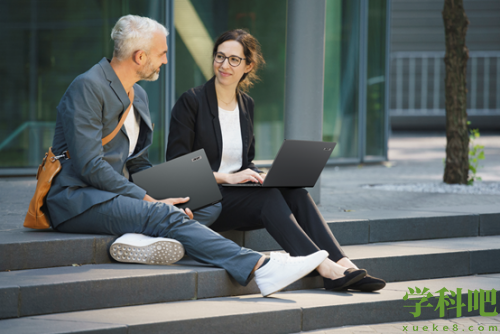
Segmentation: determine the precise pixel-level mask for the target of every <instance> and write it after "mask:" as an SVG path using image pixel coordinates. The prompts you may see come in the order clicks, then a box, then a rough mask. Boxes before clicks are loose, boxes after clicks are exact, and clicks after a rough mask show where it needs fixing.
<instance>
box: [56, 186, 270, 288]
mask: <svg viewBox="0 0 500 334" xmlns="http://www.w3.org/2000/svg"><path fill="white" fill-rule="evenodd" d="M219 213H220V204H218V205H215V206H211V207H208V208H206V209H202V210H198V211H196V212H195V213H194V215H195V218H194V219H189V217H188V216H187V215H186V214H185V213H183V212H182V211H181V210H180V209H178V208H177V207H174V206H172V205H167V204H164V203H152V202H147V201H144V200H138V199H134V198H130V197H126V196H117V197H115V198H113V199H111V200H109V201H107V202H104V203H101V204H97V205H94V206H93V207H91V208H90V209H88V210H87V211H85V212H83V213H82V214H80V215H78V216H76V217H74V218H71V219H70V220H68V221H66V222H64V223H62V224H61V225H59V226H57V230H58V231H60V232H68V233H91V234H111V235H123V234H125V233H141V234H145V235H149V236H153V237H164V238H172V239H175V240H178V241H179V242H181V243H182V245H183V246H184V248H185V250H186V253H187V254H188V255H189V256H190V257H192V258H193V259H195V260H197V261H199V262H203V263H209V264H212V265H215V266H217V267H221V268H224V269H225V270H227V271H228V273H229V274H230V275H231V276H232V277H233V278H234V279H236V281H238V283H240V284H241V285H246V284H247V283H248V281H249V276H250V273H251V272H252V270H253V268H254V267H255V265H256V264H257V262H258V260H259V259H260V258H261V257H262V254H260V253H257V252H255V251H253V250H251V249H248V248H243V247H240V246H238V245H237V244H236V243H234V242H232V241H231V240H228V239H226V238H224V237H222V236H221V235H220V234H218V233H216V232H214V231H212V230H211V229H209V228H208V227H206V226H205V225H209V224H211V223H212V222H213V221H214V220H215V219H216V218H217V217H218V215H219ZM195 219H200V222H201V223H200V222H198V221H197V220H195Z"/></svg>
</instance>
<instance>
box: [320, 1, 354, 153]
mask: <svg viewBox="0 0 500 334" xmlns="http://www.w3.org/2000/svg"><path fill="white" fill-rule="evenodd" d="M358 68H359V1H358V0H327V4H326V40H325V93H324V94H325V96H324V114H323V140H324V141H329V142H331V141H333V142H337V147H336V148H335V150H334V152H333V154H332V157H334V158H357V157H358V152H359V150H358V76H359V74H358V73H359V72H358Z"/></svg>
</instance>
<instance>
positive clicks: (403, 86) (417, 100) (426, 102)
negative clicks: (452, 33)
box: [390, 51, 500, 116]
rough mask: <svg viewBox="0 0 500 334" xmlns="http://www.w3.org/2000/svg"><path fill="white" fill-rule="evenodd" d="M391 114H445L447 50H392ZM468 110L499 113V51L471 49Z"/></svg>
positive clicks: (484, 114) (471, 111) (474, 112)
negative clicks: (445, 57) (445, 53)
mask: <svg viewBox="0 0 500 334" xmlns="http://www.w3.org/2000/svg"><path fill="white" fill-rule="evenodd" d="M391 71H392V72H391V73H392V75H391V93H392V94H391V95H392V96H391V104H390V115H391V116H442V115H445V107H444V89H445V87H444V80H445V64H444V52H393V53H391ZM467 90H468V93H467V113H468V114H469V115H475V116H487V115H500V51H470V52H469V61H468V63H467Z"/></svg>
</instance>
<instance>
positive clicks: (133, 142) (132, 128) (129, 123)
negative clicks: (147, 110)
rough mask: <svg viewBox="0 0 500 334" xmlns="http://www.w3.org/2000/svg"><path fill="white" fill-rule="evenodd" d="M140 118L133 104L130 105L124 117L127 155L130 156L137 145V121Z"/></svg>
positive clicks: (138, 127)
mask: <svg viewBox="0 0 500 334" xmlns="http://www.w3.org/2000/svg"><path fill="white" fill-rule="evenodd" d="M140 120H141V116H139V115H138V114H137V113H136V112H135V109H134V106H133V105H132V107H130V111H129V112H128V115H127V118H125V123H124V125H125V130H126V131H127V135H128V140H129V144H130V145H129V148H128V156H129V157H130V156H131V155H132V153H134V151H135V147H136V146H137V140H138V139H139V131H140V126H139V122H140Z"/></svg>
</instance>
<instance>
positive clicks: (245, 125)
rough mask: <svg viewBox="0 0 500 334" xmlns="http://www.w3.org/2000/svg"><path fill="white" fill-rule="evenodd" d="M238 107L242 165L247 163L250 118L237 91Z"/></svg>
mask: <svg viewBox="0 0 500 334" xmlns="http://www.w3.org/2000/svg"><path fill="white" fill-rule="evenodd" d="M238 108H239V109H240V128H241V141H242V143H243V150H242V154H243V166H245V165H246V164H247V153H248V152H247V151H248V145H249V138H248V137H249V133H250V130H249V126H250V120H249V117H248V111H247V109H246V106H245V104H244V103H243V99H242V98H241V93H240V92H238Z"/></svg>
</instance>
